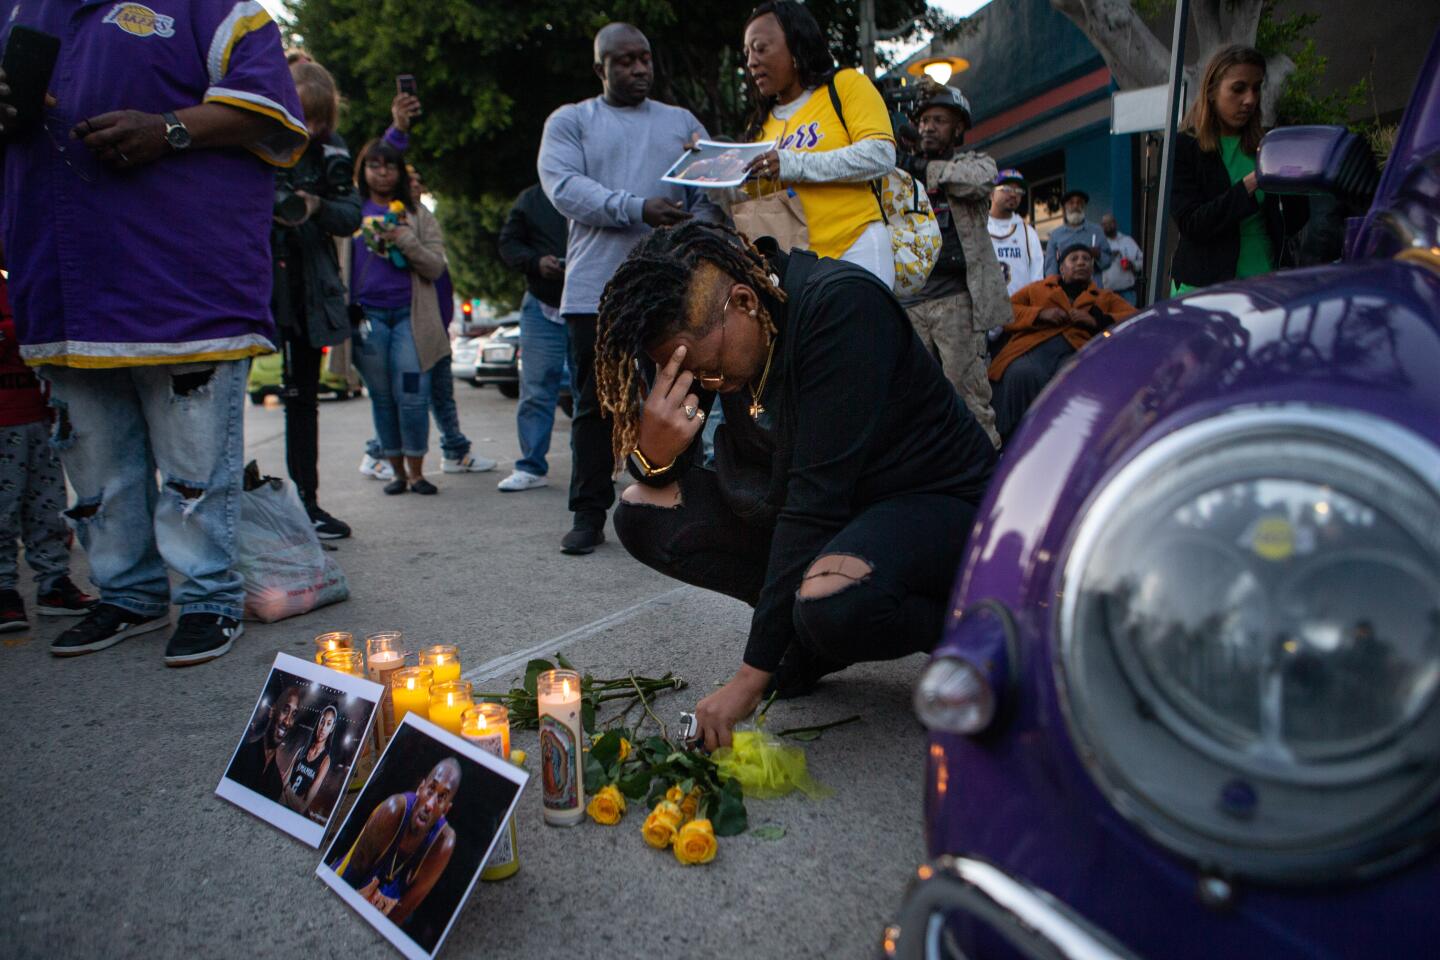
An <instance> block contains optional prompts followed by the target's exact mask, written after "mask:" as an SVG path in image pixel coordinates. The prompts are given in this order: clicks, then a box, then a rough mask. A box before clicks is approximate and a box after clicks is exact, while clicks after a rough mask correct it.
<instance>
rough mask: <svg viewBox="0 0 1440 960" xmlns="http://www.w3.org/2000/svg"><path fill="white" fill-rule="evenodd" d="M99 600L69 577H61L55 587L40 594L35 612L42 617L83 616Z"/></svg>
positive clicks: (92, 608)
mask: <svg viewBox="0 0 1440 960" xmlns="http://www.w3.org/2000/svg"><path fill="white" fill-rule="evenodd" d="M99 602H100V601H99V600H96V599H95V598H94V597H92V596H90V595H89V594H88V593H85V592H84V591H83V590H81V589H80V588H79V587H77V586H75V584H74V583H73V582H71V580H70V578H69V577H61V578H60V579H59V581H58V582H56V584H55V589H53V590H51V591H50V592H49V593H42V594H40V596H39V598H38V599H37V600H36V602H35V612H36V613H38V614H40V615H41V616H42V617H83V616H85V614H87V613H89V612H90V611H91V610H94V609H95V604H97V603H99Z"/></svg>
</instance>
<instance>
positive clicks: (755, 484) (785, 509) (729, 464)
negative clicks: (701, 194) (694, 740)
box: [595, 221, 995, 749]
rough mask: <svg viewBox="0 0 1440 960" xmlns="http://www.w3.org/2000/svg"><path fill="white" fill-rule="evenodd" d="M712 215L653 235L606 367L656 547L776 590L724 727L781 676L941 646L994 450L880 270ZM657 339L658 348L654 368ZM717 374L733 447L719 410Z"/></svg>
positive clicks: (603, 328) (603, 346) (691, 567)
mask: <svg viewBox="0 0 1440 960" xmlns="http://www.w3.org/2000/svg"><path fill="white" fill-rule="evenodd" d="M762 243H766V244H767V246H766V250H765V252H764V253H763V254H762V253H761V251H760V250H759V249H757V248H755V247H753V246H750V245H748V244H747V243H746V242H745V241H744V240H743V239H742V238H741V237H740V236H739V235H738V234H736V233H735V232H734V231H732V230H729V229H728V228H725V227H718V226H714V225H711V224H706V223H700V222H697V221H691V222H689V223H686V224H683V225H681V226H678V227H673V228H671V229H667V230H657V231H656V232H654V233H652V234H651V235H650V236H649V237H647V238H646V239H645V240H644V241H643V242H642V243H641V244H640V245H639V246H638V247H636V248H635V250H634V251H633V252H632V253H631V254H630V256H629V258H628V259H627V260H626V261H625V262H624V263H623V264H622V265H621V266H620V269H619V270H617V271H616V273H615V276H614V278H613V279H612V280H611V281H610V284H609V286H607V287H606V290H605V296H604V298H603V299H602V301H601V304H600V314H599V318H598V321H597V323H598V326H597V331H596V335H597V342H596V348H595V354H596V356H595V371H596V380H597V388H598V392H599V397H600V401H601V404H602V405H603V406H604V408H605V409H606V410H607V411H608V412H609V413H610V415H611V416H612V417H613V418H614V447H615V456H616V461H617V462H620V461H621V460H622V459H625V458H628V461H629V466H630V471H631V473H632V474H633V475H634V476H635V477H636V479H637V480H639V483H637V484H635V485H634V486H631V487H630V488H629V489H627V490H626V491H625V494H624V496H622V497H621V501H620V505H619V507H617V508H616V511H615V518H614V522H615V530H616V532H617V533H618V534H619V537H620V540H621V542H622V543H624V545H625V548H626V549H627V550H629V551H630V552H631V554H633V555H634V556H635V557H636V558H637V559H638V560H640V561H641V562H642V563H645V564H647V565H648V566H651V567H654V568H655V569H656V570H659V571H661V572H662V573H665V574H668V575H669V576H672V577H675V578H676V579H678V580H682V581H684V582H685V583H690V584H693V585H695V586H699V587H704V588H706V589H710V590H716V591H719V592H721V593H725V594H728V595H729V596H732V597H736V598H738V599H740V600H744V601H745V602H746V603H749V604H751V605H752V606H753V607H754V608H755V614H754V618H753V619H752V621H751V625H750V639H749V641H748V643H747V644H746V646H745V655H744V661H743V663H742V665H741V667H740V670H739V672H737V673H736V674H735V676H734V678H733V679H731V680H730V681H729V682H728V683H726V684H725V685H724V686H723V687H721V688H720V689H719V690H717V691H716V692H714V693H712V694H710V695H709V696H708V697H706V698H705V699H703V700H701V701H700V704H699V706H697V707H696V716H697V717H698V719H699V722H700V727H701V732H702V735H703V737H704V741H705V745H706V747H707V748H711V749H713V748H715V747H717V746H723V745H725V744H728V743H729V742H730V732H731V730H732V729H733V728H734V726H735V724H736V723H738V722H740V721H741V720H743V719H745V717H747V716H749V715H750V713H751V712H752V711H753V710H754V709H755V707H756V706H757V705H758V704H759V703H760V701H761V699H762V697H764V696H765V695H766V691H767V688H770V687H772V685H773V687H774V689H775V690H776V691H777V693H778V695H780V696H786V695H790V696H796V695H799V694H802V693H805V692H807V691H808V690H809V689H810V688H811V687H812V686H813V685H814V683H815V681H816V680H818V679H819V677H820V676H822V675H823V674H826V673H829V672H832V671H834V670H839V669H841V668H843V667H845V666H846V665H848V664H851V663H855V662H857V661H860V660H889V659H893V658H896V657H902V656H905V655H906V654H911V653H918V652H924V651H928V650H930V649H931V648H933V647H934V645H935V643H936V641H937V640H938V639H939V637H940V631H941V627H942V624H943V622H944V617H945V612H946V608H947V604H948V601H949V596H950V588H951V586H952V583H953V580H954V576H955V571H956V570H957V568H958V567H959V565H960V559H961V554H962V552H963V550H964V547H965V541H966V538H967V537H968V536H969V534H970V526H971V523H972V521H973V519H974V516H975V508H976V506H977V505H978V503H979V500H980V497H981V495H982V493H983V492H984V488H985V484H986V481H987V480H989V478H990V473H991V471H992V469H993V467H994V463H995V450H994V448H993V447H992V446H991V444H990V441H989V439H988V438H987V437H986V435H985V432H984V430H982V429H981V428H980V426H979V424H977V423H976V422H975V420H974V419H973V418H972V417H971V416H970V413H969V412H968V411H967V410H966V409H965V407H964V405H963V404H961V403H960V402H959V400H958V398H957V395H956V393H955V389H954V388H953V387H952V386H950V383H949V381H947V380H946V379H945V376H944V374H942V373H941V372H940V367H939V366H938V365H937V364H936V363H935V360H934V359H933V358H932V357H931V356H930V354H929V353H928V352H926V350H925V348H924V347H923V346H922V345H921V343H920V341H919V339H917V338H916V336H915V333H914V331H913V330H912V328H911V326H910V323H909V321H908V320H907V318H906V316H905V311H904V309H903V308H901V306H900V304H899V302H898V301H896V299H895V298H894V296H892V295H891V293H890V291H889V290H888V289H886V288H885V287H884V286H882V285H881V283H880V282H879V281H878V280H876V279H875V277H874V276H872V275H871V274H870V273H869V272H867V271H866V270H864V269H861V268H859V267H856V266H853V265H851V264H847V263H843V262H841V261H838V260H829V259H820V258H817V257H816V256H815V255H814V254H812V253H809V252H808V251H798V250H797V251H794V252H792V253H791V254H789V255H788V256H787V255H785V254H781V253H779V252H778V251H777V250H776V249H775V247H774V246H773V244H769V243H768V241H762ZM642 357H648V358H649V360H650V361H653V363H654V364H655V365H656V366H657V367H659V371H658V373H657V374H656V375H655V377H654V380H653V382H652V383H651V384H650V385H649V387H648V390H647V389H646V388H645V387H644V386H642V381H641V376H640V372H639V371H640V367H641V365H642V363H641V361H642ZM716 394H718V395H719V398H720V405H721V408H722V409H723V410H724V413H725V422H724V423H723V424H721V426H720V427H719V429H718V431H717V432H716V437H715V455H716V456H715V459H716V466H715V469H714V470H713V471H711V470H707V469H704V468H703V467H702V466H701V465H700V447H701V444H700V439H699V435H700V430H701V427H702V426H703V424H704V421H705V413H706V411H707V410H708V409H709V407H710V404H711V403H712V402H713V399H714V396H715V395H716Z"/></svg>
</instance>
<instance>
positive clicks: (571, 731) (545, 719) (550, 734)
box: [535, 670, 585, 827]
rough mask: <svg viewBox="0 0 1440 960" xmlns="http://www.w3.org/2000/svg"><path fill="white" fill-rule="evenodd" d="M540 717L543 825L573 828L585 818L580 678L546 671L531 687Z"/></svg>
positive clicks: (571, 674) (573, 673)
mask: <svg viewBox="0 0 1440 960" xmlns="http://www.w3.org/2000/svg"><path fill="white" fill-rule="evenodd" d="M535 692H536V694H537V698H538V700H539V713H540V775H541V776H540V780H541V783H542V785H543V787H544V789H543V791H542V800H543V802H544V805H545V822H546V823H548V824H550V825H551V826H556V827H573V826H574V825H575V824H577V823H579V822H580V821H581V819H583V818H584V816H585V779H584V767H583V766H582V765H581V763H580V752H581V745H582V744H583V743H584V742H585V741H584V733H583V731H582V729H581V724H580V674H578V673H576V672H575V671H574V670H547V671H545V672H544V673H542V674H540V677H539V679H538V681H537V682H536V685H535Z"/></svg>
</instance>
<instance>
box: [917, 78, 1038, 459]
mask: <svg viewBox="0 0 1440 960" xmlns="http://www.w3.org/2000/svg"><path fill="white" fill-rule="evenodd" d="M915 124H916V126H917V127H918V129H919V145H918V149H917V150H916V152H915V153H913V154H902V155H901V156H900V158H899V166H900V167H902V168H903V169H905V170H907V171H909V172H910V173H911V174H912V175H913V176H915V178H916V179H917V180H919V181H920V182H921V183H924V184H925V187H926V190H927V191H928V192H929V194H930V205H931V206H932V207H933V208H934V209H935V217H936V219H937V220H938V221H939V224H940V236H941V248H940V257H939V260H938V261H937V262H936V264H935V269H934V270H932V271H931V273H930V278H929V280H928V281H927V282H926V284H925V288H924V289H923V290H921V291H920V293H919V294H918V295H916V296H915V297H911V298H907V299H905V300H904V301H902V302H903V303H904V305H905V308H906V311H907V312H908V313H909V314H910V322H911V324H912V325H913V326H914V327H915V332H916V333H918V334H919V335H920V339H921V340H922V341H923V342H924V343H925V345H926V346H927V347H929V348H930V350H931V352H932V353H934V354H935V356H936V357H937V358H938V359H939V361H940V366H941V368H942V369H943V370H944V371H945V375H946V377H948V378H949V380H950V382H951V383H953V384H954V385H955V389H956V390H957V391H958V392H959V393H960V396H961V397H962V398H963V399H964V401H965V405H966V406H967V407H969V408H970V412H971V413H973V414H974V415H975V419H976V420H978V421H979V422H980V425H981V426H982V427H984V428H985V432H986V433H987V434H989V435H990V441H991V442H992V443H994V444H995V446H997V447H998V446H1000V435H999V434H998V433H997V432H996V431H995V413H994V410H993V409H992V408H991V404H990V399H991V398H990V380H989V378H988V376H987V375H986V370H987V368H988V367H989V364H990V355H989V351H988V349H987V344H986V337H985V332H986V331H987V330H989V329H991V328H992V327H998V326H1003V325H1004V324H1006V323H1009V322H1010V320H1011V319H1012V317H1011V312H1010V300H1009V298H1008V297H1006V296H1005V274H1004V272H1003V271H1002V270H1001V268H1000V261H998V260H997V259H996V258H995V249H994V247H993V246H992V244H991V243H990V235H989V232H988V227H987V217H988V216H989V210H990V190H991V189H992V187H993V185H994V179H995V161H994V160H993V159H991V158H990V157H988V156H986V155H985V154H983V153H973V152H966V153H960V152H958V150H957V148H958V147H959V145H960V144H961V142H963V140H964V138H965V131H966V130H968V129H969V128H970V105H969V104H968V103H967V102H966V101H965V97H964V96H963V95H962V94H961V93H960V91H959V90H956V89H955V88H954V87H941V86H935V87H934V88H933V91H932V92H931V94H930V95H929V96H928V97H926V99H925V100H924V101H923V102H922V103H921V104H920V106H919V108H918V109H917V110H916V113H915Z"/></svg>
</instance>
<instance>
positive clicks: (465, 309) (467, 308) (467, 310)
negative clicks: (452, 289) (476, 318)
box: [460, 300, 475, 317]
mask: <svg viewBox="0 0 1440 960" xmlns="http://www.w3.org/2000/svg"><path fill="white" fill-rule="evenodd" d="M460 312H461V313H463V314H465V316H466V317H469V316H470V314H472V313H474V312H475V306H474V304H472V303H471V302H470V301H469V300H466V301H465V302H464V303H462V304H460Z"/></svg>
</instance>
